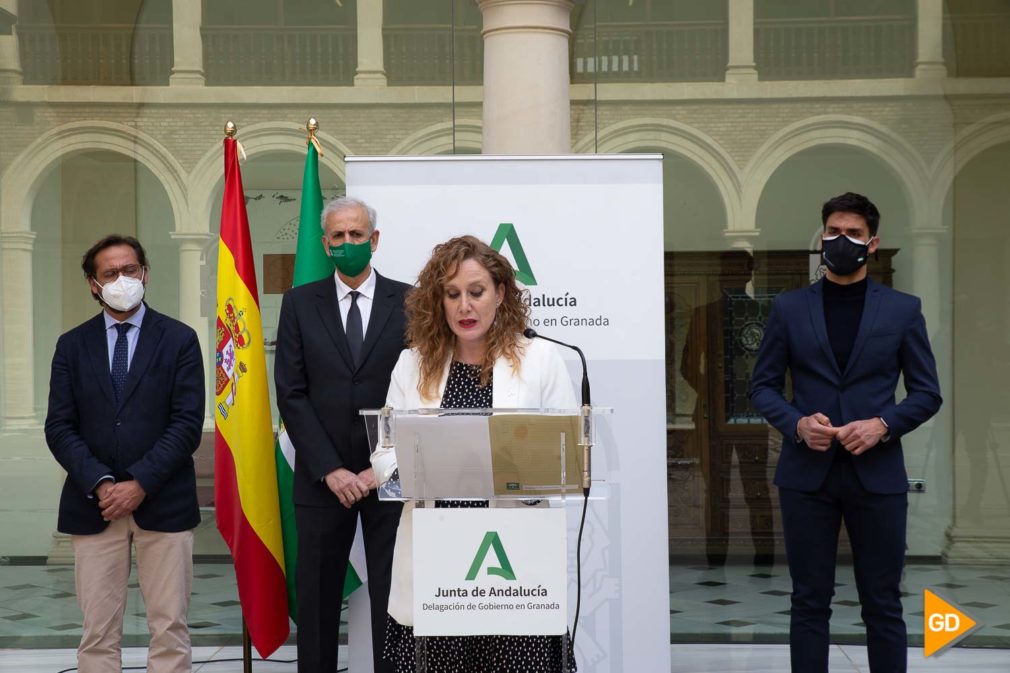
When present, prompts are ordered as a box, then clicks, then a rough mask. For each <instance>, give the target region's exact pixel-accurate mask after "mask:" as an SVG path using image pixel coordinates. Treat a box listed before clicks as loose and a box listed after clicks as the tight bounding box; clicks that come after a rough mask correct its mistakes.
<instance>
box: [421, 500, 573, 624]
mask: <svg viewBox="0 0 1010 673" xmlns="http://www.w3.org/2000/svg"><path fill="white" fill-rule="evenodd" d="M565 524H566V521H565V512H564V510H560V509H554V510H551V509H539V508H538V509H529V508H527V509H526V510H522V509H449V508H444V509H417V510H414V635H416V636H481V635H510V636H520V635H535V636H549V635H562V634H564V633H565V630H566V629H567V628H568V626H567V622H566V617H567V615H568V600H567V593H566V590H567V584H568V577H567V569H568V563H567V559H566V556H565V555H566V553H567V540H566V538H565Z"/></svg>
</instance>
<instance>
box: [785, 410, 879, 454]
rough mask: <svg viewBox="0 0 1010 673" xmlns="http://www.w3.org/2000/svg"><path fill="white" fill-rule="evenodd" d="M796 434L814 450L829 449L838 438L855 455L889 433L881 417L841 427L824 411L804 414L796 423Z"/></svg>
mask: <svg viewBox="0 0 1010 673" xmlns="http://www.w3.org/2000/svg"><path fill="white" fill-rule="evenodd" d="M796 434H797V435H799V437H800V439H802V440H803V443H804V444H806V445H807V446H809V447H810V448H811V449H813V450H814V451H827V450H828V449H829V448H831V440H833V439H837V440H838V442H839V443H840V444H841V445H842V446H843V447H845V450H846V451H848V452H849V453H851V454H852V455H854V456H858V455H859V454H861V453H863V452H865V451H866V450H867V449H870V448H873V447H874V446H876V445H877V443H878V442H880V439H881V438H882V437H884V436H885V435H886V434H887V426H885V425H884V422H883V421H882V420H880V419H879V418H868V419H866V420H864V421H852V422H851V423H846V424H845V425H843V426H841V427H837V428H836V427H834V426H833V425H831V419H829V418H828V417H827V416H825V415H824V414H822V413H816V414H813V415H810V416H804V417H803V418H801V419H800V421H799V423H797V424H796Z"/></svg>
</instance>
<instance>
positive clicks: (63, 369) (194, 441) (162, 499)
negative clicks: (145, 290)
mask: <svg viewBox="0 0 1010 673" xmlns="http://www.w3.org/2000/svg"><path fill="white" fill-rule="evenodd" d="M205 405H206V401H205V397H204V374H203V356H202V355H201V352H200V344H199V341H198V340H197V338H196V333H195V332H194V331H193V330H192V329H191V328H190V327H188V326H187V325H184V324H183V323H181V322H179V321H178V320H173V319H172V318H169V317H168V316H165V315H162V314H160V313H157V312H156V311H154V310H152V309H151V308H150V307H148V308H147V312H146V313H145V314H144V322H143V324H142V325H141V327H140V335H139V337H138V339H137V348H136V350H135V351H134V354H133V360H132V361H131V362H130V371H129V374H128V375H127V378H126V384H125V385H124V387H123V396H122V399H121V400H120V402H119V404H118V405H117V404H116V402H115V396H114V394H113V391H112V377H111V376H110V373H109V346H108V340H107V338H106V333H105V320H104V318H103V315H102V314H101V313H99V314H98V315H97V316H95V317H94V318H92V319H91V320H88V321H87V322H85V323H83V324H81V325H78V326H77V327H75V328H74V329H72V330H70V331H69V332H67V333H65V334H63V335H62V336H61V337H60V339H59V341H58V342H57V343H56V353H55V354H54V355H53V365H52V376H51V378H50V381H49V411H48V414H47V415H46V442H47V443H48V444H49V450H50V451H52V453H53V456H55V457H56V460H57V461H58V462H59V464H60V465H62V466H63V469H64V470H66V471H67V479H66V481H65V482H64V484H63V494H62V496H61V497H60V514H59V522H58V524H57V528H58V529H59V531H60V532H62V533H70V534H73V535H88V534H93V533H100V532H102V531H103V530H105V528H106V526H108V523H107V522H106V521H104V520H103V519H102V514H101V510H100V509H99V507H98V498H95V497H88V496H89V495H90V494H91V491H92V489H93V488H94V487H95V485H96V484H97V483H98V480H99V479H101V478H102V477H103V476H105V475H110V474H111V475H112V476H113V477H114V478H115V479H116V481H125V480H129V479H136V480H137V482H138V483H139V484H140V486H141V487H142V488H143V489H144V491H145V492H146V494H147V495H146V496H145V498H144V500H143V501H142V502H141V503H140V506H139V507H137V509H136V511H135V512H134V513H133V517H134V520H135V521H136V522H137V525H138V526H140V527H141V528H143V529H144V530H153V531H162V532H178V531H182V530H188V529H190V528H193V527H195V526H196V525H197V524H198V523H199V522H200V510H199V507H198V505H197V499H196V473H195V471H194V468H193V452H194V451H196V448H197V446H199V444H200V436H201V433H202V432H203V418H204V407H205Z"/></svg>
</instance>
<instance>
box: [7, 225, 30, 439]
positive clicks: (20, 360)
mask: <svg viewBox="0 0 1010 673" xmlns="http://www.w3.org/2000/svg"><path fill="white" fill-rule="evenodd" d="M34 247H35V233H34V232H31V231H4V232H0V260H2V261H0V270H2V272H3V273H2V275H0V279H2V282H0V288H2V289H0V293H2V294H0V299H2V302H3V303H2V306H3V369H2V371H3V414H2V416H0V425H2V426H3V428H4V429H5V430H12V429H17V428H35V427H38V419H36V418H35V372H34V366H35V347H34V343H33V338H34V337H33V334H34V325H33V322H34V313H33V307H32V294H33V293H32V251H33V249H34Z"/></svg>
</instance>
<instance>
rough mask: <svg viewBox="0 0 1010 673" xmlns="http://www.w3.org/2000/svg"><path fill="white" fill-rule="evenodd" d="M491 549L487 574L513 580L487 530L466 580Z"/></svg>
mask: <svg viewBox="0 0 1010 673" xmlns="http://www.w3.org/2000/svg"><path fill="white" fill-rule="evenodd" d="M509 226H511V225H509ZM492 549H493V550H494V554H495V556H497V557H498V565H497V566H492V565H489V566H488V567H487V574H488V575H498V577H504V578H505V579H507V580H515V578H516V574H515V573H514V572H512V564H511V563H509V557H508V554H506V553H505V547H503V546H502V543H501V538H500V537H498V532H497V531H493V530H489V531H488V532H487V533H486V534H485V535H484V540H483V541H482V542H481V543H480V548H479V549H478V550H477V555H476V556H474V557H473V563H471V564H470V572H468V573H467V574H466V579H467V581H468V582H472V581H473V580H475V579H477V573H479V572H480V569H481V566H483V565H484V559H485V558H486V557H487V553H488V552H489V551H491V550H492Z"/></svg>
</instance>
